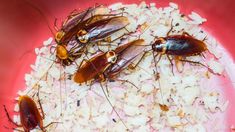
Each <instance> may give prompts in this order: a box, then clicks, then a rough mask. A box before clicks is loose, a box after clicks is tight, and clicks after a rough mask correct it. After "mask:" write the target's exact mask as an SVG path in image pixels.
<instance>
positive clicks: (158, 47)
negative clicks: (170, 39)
mask: <svg viewBox="0 0 235 132" xmlns="http://www.w3.org/2000/svg"><path fill="white" fill-rule="evenodd" d="M165 43H166V40H165V39H164V38H158V39H157V40H156V41H155V42H154V43H153V44H152V49H153V50H154V51H156V52H159V53H163V54H164V53H165V52H166V45H165Z"/></svg>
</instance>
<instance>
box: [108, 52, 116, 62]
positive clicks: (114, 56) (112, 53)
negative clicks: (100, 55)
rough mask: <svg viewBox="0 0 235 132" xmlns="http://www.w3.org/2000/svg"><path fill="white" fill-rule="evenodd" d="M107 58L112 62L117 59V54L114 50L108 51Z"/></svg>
mask: <svg viewBox="0 0 235 132" xmlns="http://www.w3.org/2000/svg"><path fill="white" fill-rule="evenodd" d="M106 58H107V60H108V62H110V63H112V64H113V63H115V62H116V61H117V55H116V53H115V52H114V51H108V52H107V53H106Z"/></svg>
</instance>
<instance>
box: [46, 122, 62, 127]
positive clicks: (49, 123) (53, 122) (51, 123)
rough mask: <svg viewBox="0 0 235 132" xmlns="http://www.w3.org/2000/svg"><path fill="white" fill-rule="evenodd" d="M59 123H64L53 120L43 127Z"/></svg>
mask: <svg viewBox="0 0 235 132" xmlns="http://www.w3.org/2000/svg"><path fill="white" fill-rule="evenodd" d="M57 123H62V122H51V123H49V124H47V125H46V126H44V127H43V129H46V128H47V127H49V126H50V125H52V124H57Z"/></svg>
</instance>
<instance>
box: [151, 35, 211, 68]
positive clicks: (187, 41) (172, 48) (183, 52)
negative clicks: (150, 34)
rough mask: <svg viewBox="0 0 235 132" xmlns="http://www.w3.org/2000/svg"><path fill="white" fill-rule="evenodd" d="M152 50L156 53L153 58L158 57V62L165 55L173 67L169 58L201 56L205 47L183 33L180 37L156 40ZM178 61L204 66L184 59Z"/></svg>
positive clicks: (172, 36) (171, 36)
mask: <svg viewBox="0 0 235 132" xmlns="http://www.w3.org/2000/svg"><path fill="white" fill-rule="evenodd" d="M152 50H153V51H154V52H157V54H156V55H155V56H158V55H160V56H159V59H158V61H160V59H161V56H162V55H166V56H167V58H168V59H169V61H170V63H171V65H172V66H173V63H172V60H171V59H170V57H169V56H175V57H178V58H186V57H190V56H197V55H202V53H203V52H205V51H206V50H207V46H206V44H205V43H204V42H203V41H201V40H198V39H196V38H194V37H193V36H191V35H189V34H188V33H186V32H185V33H183V34H182V35H170V36H167V37H160V38H158V39H157V40H156V41H155V42H154V43H153V44H152ZM158 61H157V62H156V63H158ZM179 61H184V62H189V63H195V64H199V65H202V66H205V65H204V64H202V63H200V62H194V61H190V60H186V59H179ZM205 67H206V66H205Z"/></svg>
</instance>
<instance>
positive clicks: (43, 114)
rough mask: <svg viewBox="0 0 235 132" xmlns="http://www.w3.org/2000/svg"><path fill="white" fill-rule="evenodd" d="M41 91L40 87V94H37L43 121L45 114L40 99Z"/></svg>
mask: <svg viewBox="0 0 235 132" xmlns="http://www.w3.org/2000/svg"><path fill="white" fill-rule="evenodd" d="M39 89H40V87H38V93H37V96H38V104H39V107H40V109H41V113H42V119H45V113H44V111H43V108H42V104H41V101H40V97H39Z"/></svg>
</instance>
